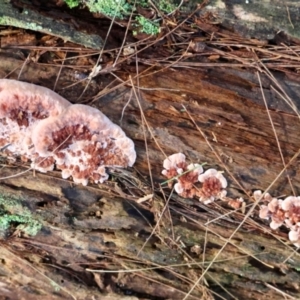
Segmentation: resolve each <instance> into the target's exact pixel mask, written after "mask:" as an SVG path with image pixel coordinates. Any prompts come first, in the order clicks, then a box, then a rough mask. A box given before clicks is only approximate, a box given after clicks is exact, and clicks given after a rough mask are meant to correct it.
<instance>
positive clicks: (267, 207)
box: [253, 190, 300, 247]
mask: <svg viewBox="0 0 300 300" xmlns="http://www.w3.org/2000/svg"><path fill="white" fill-rule="evenodd" d="M262 195H263V194H262V192H261V191H260V190H257V191H254V193H253V197H254V199H255V200H260V201H262V202H263V203H264V204H263V205H261V206H260V211H259V217H260V218H261V219H271V222H270V227H271V229H273V230H276V229H278V228H279V227H280V226H285V227H286V228H288V229H289V230H290V231H289V239H290V241H291V242H292V243H293V244H294V245H295V246H297V247H300V197H296V196H288V197H286V198H285V199H284V200H282V199H277V198H275V197H272V196H271V195H270V194H269V193H266V194H265V195H264V197H262Z"/></svg>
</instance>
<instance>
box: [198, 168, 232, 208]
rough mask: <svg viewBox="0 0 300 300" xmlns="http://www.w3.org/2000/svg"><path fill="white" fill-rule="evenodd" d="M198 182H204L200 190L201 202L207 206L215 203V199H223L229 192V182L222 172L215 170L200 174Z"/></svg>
mask: <svg viewBox="0 0 300 300" xmlns="http://www.w3.org/2000/svg"><path fill="white" fill-rule="evenodd" d="M198 180H199V181H200V182H202V188H201V190H200V193H199V194H200V201H202V202H204V203H205V204H207V203H211V202H213V201H214V200H215V199H223V198H224V197H225V196H226V194H227V192H226V190H225V188H226V187H227V180H226V179H225V177H224V176H223V175H222V173H221V172H219V171H217V170H215V169H208V170H206V171H205V173H203V174H200V175H199V177H198Z"/></svg>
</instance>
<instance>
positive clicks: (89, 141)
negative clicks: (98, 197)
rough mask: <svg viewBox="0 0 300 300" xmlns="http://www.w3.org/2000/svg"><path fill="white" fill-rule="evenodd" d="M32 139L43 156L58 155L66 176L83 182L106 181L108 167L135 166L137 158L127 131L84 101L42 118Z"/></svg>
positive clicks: (56, 159)
mask: <svg viewBox="0 0 300 300" xmlns="http://www.w3.org/2000/svg"><path fill="white" fill-rule="evenodd" d="M32 140H33V144H34V146H35V151H36V152H37V153H38V154H39V156H40V157H48V156H51V155H52V156H53V157H54V159H55V161H56V166H57V168H58V169H61V170H62V177H63V178H68V177H70V176H72V177H73V180H74V182H75V183H81V184H83V185H86V184H87V183H88V180H89V179H91V180H93V181H94V182H95V183H98V182H101V183H102V182H103V181H105V180H106V179H107V178H108V175H107V174H106V172H105V167H127V166H132V165H133V164H134V162H135V159H136V153H135V150H134V144H133V142H132V140H131V139H129V138H128V137H126V135H125V133H124V131H123V130H122V129H121V128H120V127H119V126H117V125H116V124H114V123H112V122H111V121H110V120H109V119H108V118H107V117H106V116H105V115H104V114H103V113H102V112H100V111H99V110H97V109H95V108H92V107H90V106H86V105H82V104H74V105H72V106H70V107H68V108H67V109H66V110H65V112H64V113H63V114H62V115H59V116H57V117H53V118H48V119H45V120H43V121H41V122H40V123H39V126H37V127H36V128H35V129H34V130H33V132H32Z"/></svg>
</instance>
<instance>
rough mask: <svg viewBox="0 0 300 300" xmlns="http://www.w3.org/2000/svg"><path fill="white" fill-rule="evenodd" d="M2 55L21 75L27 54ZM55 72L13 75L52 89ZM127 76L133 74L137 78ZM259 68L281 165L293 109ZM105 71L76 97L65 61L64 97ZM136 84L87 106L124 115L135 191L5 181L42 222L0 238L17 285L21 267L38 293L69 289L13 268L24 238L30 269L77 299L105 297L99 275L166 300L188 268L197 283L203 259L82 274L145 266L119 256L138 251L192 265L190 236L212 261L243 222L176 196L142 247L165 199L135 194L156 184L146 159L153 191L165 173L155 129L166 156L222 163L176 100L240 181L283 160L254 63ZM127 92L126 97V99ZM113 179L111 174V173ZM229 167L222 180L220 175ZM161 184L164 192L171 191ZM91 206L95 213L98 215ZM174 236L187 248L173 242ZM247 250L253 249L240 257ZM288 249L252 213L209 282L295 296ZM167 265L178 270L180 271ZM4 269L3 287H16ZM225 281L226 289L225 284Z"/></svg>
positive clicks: (141, 256) (46, 180) (277, 190)
mask: <svg viewBox="0 0 300 300" xmlns="http://www.w3.org/2000/svg"><path fill="white" fill-rule="evenodd" d="M0 55H1V57H0V74H1V75H2V77H4V76H5V75H6V74H8V73H11V74H10V77H11V78H16V76H17V75H18V74H19V71H20V68H21V66H22V64H23V61H22V60H21V59H18V57H17V53H16V54H15V55H12V54H11V53H9V54H8V53H6V54H5V53H2V54H0ZM129 73H130V71H129ZM129 73H128V74H129ZM128 74H126V77H125V75H124V74H123V75H122V74H120V76H121V77H122V76H124V79H127V78H128ZM56 75H57V68H56V67H53V66H41V65H38V64H33V63H29V64H28V65H26V66H25V67H24V69H23V70H22V74H21V77H20V78H21V79H22V80H25V81H29V82H33V83H36V84H42V85H45V86H48V87H50V88H51V87H53V86H54V82H55V79H56ZM134 76H135V75H134V71H132V77H134ZM261 76H262V84H263V91H264V93H265V96H266V99H267V103H268V106H269V108H270V114H271V117H272V120H273V122H274V126H275V129H276V132H277V135H278V139H279V142H280V145H281V147H282V151H283V154H284V158H285V161H286V162H288V161H289V159H290V158H291V157H292V156H293V155H294V154H295V153H296V152H297V151H298V149H299V148H300V137H299V118H298V117H297V116H296V114H295V112H293V111H292V110H291V109H290V107H289V106H288V105H286V104H285V103H284V102H283V100H282V99H281V98H280V97H279V96H278V95H277V94H276V93H275V92H274V91H273V90H272V89H271V82H270V81H269V79H268V78H266V77H265V76H263V75H261ZM275 76H276V78H277V79H278V82H279V83H280V84H281V85H282V86H284V88H285V90H286V92H287V93H288V94H289V95H290V96H291V97H292V99H294V100H295V105H296V106H299V103H297V101H296V99H299V93H300V88H299V84H298V82H297V79H294V80H293V81H291V80H290V79H288V78H287V77H285V76H283V75H281V74H275ZM110 80H111V78H110V77H109V76H108V75H103V76H98V77H97V78H96V79H94V80H93V81H92V83H91V86H90V89H89V90H88V92H87V94H85V95H86V98H84V99H81V100H79V99H78V95H79V94H80V93H81V91H82V89H83V87H84V84H85V83H82V84H81V85H77V86H75V88H74V87H72V88H66V89H63V88H64V87H66V86H68V85H69V84H70V83H74V82H75V81H76V78H75V77H74V75H73V72H72V71H71V70H67V69H63V70H62V73H61V76H60V78H59V81H58V85H57V90H58V92H59V93H60V94H62V95H63V96H65V97H67V98H68V100H70V101H72V102H74V103H77V102H81V101H83V100H85V101H87V100H89V99H91V98H90V97H91V96H92V95H96V94H97V93H98V92H101V90H103V89H104V88H105V85H106V84H107V83H108V82H109V81H110ZM137 84H139V91H138V94H139V95H140V97H139V99H138V100H137V99H136V98H135V97H134V96H133V97H132V98H130V91H131V88H130V86H129V83H128V84H127V86H123V87H120V88H118V89H116V90H114V91H113V92H111V93H109V94H108V95H105V96H103V97H96V98H95V99H94V101H93V102H92V103H91V101H90V100H89V101H90V103H91V104H92V105H93V106H96V107H98V108H99V109H101V110H102V111H103V112H104V113H105V114H106V115H107V116H108V117H109V118H111V119H112V120H113V121H114V122H116V123H118V124H120V126H122V128H123V129H124V130H125V131H126V133H127V134H128V135H129V136H130V137H131V138H132V139H133V140H134V142H135V144H136V150H137V154H138V159H137V162H136V164H135V166H134V168H133V169H132V170H129V171H128V173H124V174H125V175H124V174H123V175H122V176H125V177H124V178H125V179H124V178H123V179H124V180H128V181H134V180H135V178H139V180H140V182H137V183H136V186H140V187H141V190H142V191H143V192H142V193H141V192H140V190H139V189H136V188H135V189H132V191H133V195H132V194H131V192H130V190H129V191H127V192H124V191H122V186H124V185H122V180H121V179H122V178H121V179H119V181H117V183H113V182H111V183H107V184H104V185H100V186H95V185H90V186H88V187H82V186H74V185H73V183H72V182H69V181H66V180H62V179H61V178H60V173H59V172H52V173H48V174H40V173H37V174H36V175H35V177H34V174H32V173H31V172H28V173H26V174H23V175H22V176H18V177H16V178H10V179H5V180H2V181H1V186H0V193H2V194H8V195H14V196H17V197H18V198H20V199H22V201H23V205H25V206H29V207H31V208H32V211H33V213H34V214H35V216H37V217H39V218H41V219H42V220H43V225H44V227H43V230H42V231H41V232H40V233H39V234H38V235H37V236H36V237H34V238H18V237H17V236H14V237H11V238H10V240H9V242H7V241H3V243H4V244H3V245H4V247H5V249H6V252H2V254H1V255H2V258H3V259H4V260H5V261H6V262H7V263H6V264H2V265H1V270H2V273H4V274H10V276H16V277H14V278H15V280H14V285H13V288H14V289H15V288H16V287H17V288H18V289H21V285H20V284H19V282H22V279H19V277H17V273H19V270H20V269H22V268H24V273H25V274H26V276H27V277H28V278H30V286H32V292H33V293H36V292H43V293H46V294H48V295H52V294H53V293H55V295H56V296H57V299H60V298H61V299H66V297H71V296H70V295H69V294H68V292H66V291H65V290H63V289H60V290H59V291H56V292H55V290H54V289H53V286H52V285H51V284H48V283H47V282H46V283H44V284H42V285H41V284H40V283H39V282H38V281H39V280H40V278H39V277H38V276H33V275H32V274H33V273H34V272H36V270H34V271H32V269H30V268H29V269H28V265H26V264H24V261H22V262H20V264H21V265H20V268H19V269H18V272H17V273H15V271H14V269H13V256H12V254H11V251H14V252H13V253H15V254H16V255H21V253H23V252H24V245H27V246H28V247H29V246H30V247H33V248H30V249H31V250H30V251H28V254H27V256H28V257H29V258H30V261H33V262H34V261H37V263H36V268H38V270H39V271H40V272H42V273H43V274H47V276H49V277H50V278H52V279H53V280H54V281H55V282H60V284H61V286H62V287H64V288H66V290H67V291H72V295H73V296H74V297H75V298H78V299H81V297H82V295H87V297H88V298H89V297H90V296H91V297H92V296H94V297H100V296H99V291H100V292H101V293H104V294H105V293H107V292H108V291H109V289H106V287H107V286H106V285H105V282H107V281H105V280H104V279H103V278H106V280H107V278H110V282H111V284H110V286H114V287H115V289H116V290H115V291H118V292H119V293H120V287H121V291H126V290H129V291H132V292H134V293H137V295H142V294H143V295H144V294H147V295H148V296H149V295H151V296H152V297H154V296H155V297H161V298H163V299H164V298H169V299H182V298H183V297H184V294H185V292H187V291H188V290H189V288H190V287H191V283H190V282H189V281H187V282H185V281H180V280H178V279H176V276H178V275H179V274H183V275H187V274H188V275H187V276H188V277H189V278H193V282H194V281H195V280H196V279H197V278H198V277H199V276H201V272H202V266H201V265H198V266H197V267H194V268H193V269H190V268H187V267H173V268H172V269H168V270H167V271H164V272H161V271H151V272H149V273H145V274H146V275H147V276H146V277H144V276H145V274H143V273H140V272H138V273H137V274H136V275H134V274H121V273H120V274H119V275H115V276H110V275H101V274H100V275H99V274H98V275H99V276H100V277H99V278H98V279H97V277H95V279H93V278H94V277H93V276H92V275H91V273H90V272H88V271H86V268H94V269H97V268H100V269H101V268H104V269H124V268H133V269H136V268H140V266H141V265H140V264H137V263H135V262H134V261H126V262H127V263H126V264H125V265H124V262H125V260H126V259H132V260H141V261H142V262H143V263H144V264H143V266H145V267H147V266H152V265H157V264H158V265H164V266H166V265H170V264H181V263H185V262H186V260H188V262H190V263H193V262H195V261H197V262H199V261H202V259H203V252H202V250H201V251H200V252H199V254H195V253H194V252H193V250H192V249H193V246H195V245H198V246H199V247H200V249H203V247H204V245H206V249H205V260H207V261H210V260H211V259H213V258H214V257H215V255H216V253H217V252H218V250H219V249H220V248H221V247H222V246H223V244H224V242H225V239H226V238H228V237H229V236H230V234H231V233H232V232H233V230H234V228H235V227H236V226H237V224H238V223H239V222H240V221H241V220H242V219H243V215H241V214H239V213H237V214H235V215H234V217H232V218H227V219H225V220H223V221H218V222H213V223H211V224H210V225H209V226H205V225H204V224H205V223H206V222H207V221H208V220H212V219H214V218H215V217H216V215H217V216H218V215H220V214H222V213H223V212H226V210H223V211H222V210H220V207H218V206H217V205H215V204H212V205H210V206H209V207H205V206H203V205H201V204H200V203H199V202H197V201H196V200H195V201H189V200H187V199H186V200H185V199H180V198H179V197H177V198H176V197H175V198H174V200H176V201H174V200H172V201H171V203H170V205H169V209H170V212H171V214H172V223H171V222H170V219H169V218H168V214H167V213H166V214H165V215H164V218H163V221H162V223H160V226H159V231H158V232H156V233H155V234H154V235H153V237H152V238H151V239H150V240H149V241H148V242H147V244H146V245H145V247H144V248H143V250H142V251H140V250H141V249H142V247H143V245H144V243H145V241H146V240H147V238H148V237H149V236H150V234H151V232H152V230H153V226H154V225H155V224H156V222H157V221H158V216H159V215H160V214H161V213H162V208H163V205H164V204H163V198H161V194H160V193H159V192H157V196H155V197H154V199H153V200H152V201H150V202H146V203H144V204H137V203H136V202H135V199H137V198H138V197H142V196H145V194H147V193H152V191H151V189H150V188H149V186H150V184H149V177H148V175H149V168H148V163H147V159H149V162H150V165H151V174H152V176H153V179H154V184H155V188H158V187H159V185H158V184H159V183H160V182H162V180H163V178H162V176H161V170H162V161H163V159H164V154H163V153H162V152H161V150H160V149H159V148H158V147H157V145H156V143H155V141H154V139H153V136H154V137H155V139H156V141H157V143H158V144H159V145H160V147H161V148H162V149H163V151H164V152H165V154H167V155H170V154H172V153H174V152H179V151H181V152H183V153H185V154H186V155H187V157H188V159H189V160H191V161H193V162H207V163H208V164H209V166H214V167H217V168H218V169H223V167H224V165H223V166H222V164H221V163H220V162H219V161H218V160H217V158H216V157H215V155H214V153H213V152H212V151H211V149H210V148H209V147H208V145H207V142H206V141H205V140H204V139H203V137H202V135H201V134H200V133H199V131H198V130H197V128H195V125H194V124H193V123H192V121H191V120H190V118H189V116H188V115H187V113H186V112H185V111H184V110H183V107H182V105H184V106H185V107H186V108H187V110H188V111H189V113H190V114H191V115H192V117H193V118H194V119H195V121H196V123H197V125H198V126H199V128H200V129H201V130H202V131H203V132H204V133H205V135H206V136H207V139H208V141H209V142H210V143H211V144H212V145H213V147H214V149H215V151H216V152H217V153H218V154H219V155H220V157H221V158H222V160H223V163H224V164H225V165H226V166H227V168H228V169H229V170H230V171H231V172H232V174H233V175H234V176H235V177H236V178H237V180H238V181H239V183H240V184H241V185H242V186H243V187H244V188H245V189H246V190H252V189H263V190H264V189H265V188H267V187H268V185H269V184H270V183H271V182H272V181H273V180H274V178H275V177H276V176H277V174H278V173H279V172H280V171H281V169H282V168H283V164H282V161H281V158H280V155H279V152H278V146H277V142H276V139H275V137H274V133H273V130H272V127H271V125H270V121H269V119H268V116H267V113H266V108H265V105H264V103H263V101H262V95H261V91H260V87H259V84H258V80H257V75H256V74H255V72H253V70H250V69H235V70H234V69H229V68H227V69H225V68H198V69H176V68H170V69H167V70H163V71H160V72H158V70H157V72H156V73H155V74H152V75H149V76H145V77H142V76H141V77H140V79H139V83H136V85H137ZM129 99H131V100H130V102H129V103H128V101H129ZM138 101H139V102H140V105H141V107H142V110H143V113H144V115H145V117H146V120H147V123H148V125H149V129H150V130H151V132H152V136H151V135H150V133H149V131H148V129H147V128H146V129H145V130H146V141H147V145H148V154H147V153H146V149H145V139H144V128H143V123H142V121H141V111H140V106H139V104H138ZM123 110H124V111H123ZM120 120H121V121H120ZM298 164H299V160H298V159H296V160H295V162H294V163H293V164H292V165H291V166H290V167H289V169H288V173H289V175H290V176H291V179H292V182H293V186H294V189H295V191H296V193H298V194H299V191H300V182H299V176H298V172H299V171H298ZM20 171H24V168H21V167H18V168H12V167H8V166H6V165H4V168H2V169H1V173H0V174H1V177H5V176H11V175H13V174H17V173H18V172H20ZM137 173H138V174H139V175H137ZM140 175H142V176H144V178H143V177H140ZM116 176H117V178H118V175H117V174H116ZM225 176H226V177H227V178H229V176H228V174H227V173H225ZM229 181H230V195H231V196H237V195H240V194H241V193H242V191H241V190H240V189H239V187H238V186H237V185H236V184H234V183H233V181H232V180H230V179H229ZM144 186H148V188H144ZM136 190H137V191H139V192H137V191H136ZM134 191H135V192H134ZM168 192H169V190H168V189H166V193H168ZM271 192H272V193H273V194H275V195H279V194H282V193H287V194H290V193H291V189H290V186H289V185H288V184H287V178H286V176H285V175H284V176H282V177H280V178H279V180H278V181H277V182H276V183H275V184H274V186H273V187H272V189H271ZM134 195H136V197H135V196H134ZM29 204H30V205H29ZM98 213H100V215H98V217H97V214H98ZM182 216H184V219H183V218H182ZM171 228H172V230H170V229H171ZM265 228H268V227H267V226H266V227H265ZM206 234H208V236H206ZM281 237H282V239H283V241H287V235H286V234H285V233H281ZM178 239H179V240H180V241H181V243H182V245H183V247H178V246H177V245H178ZM175 240H177V242H175ZM206 241H208V243H207V242H206ZM176 244H177V245H176ZM54 245H55V246H54ZM27 246H26V247H27ZM33 250H34V251H33ZM35 251H37V254H35ZM245 253H247V255H248V256H246V257H245ZM290 253H291V248H290V249H289V248H288V247H287V246H286V245H284V244H283V243H281V242H280V241H279V240H276V239H274V238H271V237H270V236H269V235H268V234H266V233H263V232H262V231H261V232H260V231H258V230H257V229H256V230H254V227H253V224H251V222H250V221H249V222H247V224H246V225H245V226H244V227H243V229H242V230H241V231H240V232H238V233H237V234H236V235H235V237H234V239H233V240H232V242H231V243H229V245H228V246H226V248H225V249H224V251H223V252H222V254H221V255H220V256H219V259H227V258H235V259H234V260H230V261H223V262H219V263H215V264H214V265H213V266H212V268H211V269H210V270H209V272H208V273H207V275H206V276H205V278H206V280H207V281H208V283H209V288H210V290H212V291H215V292H218V293H219V294H221V295H223V296H224V297H226V299H232V298H233V297H232V295H234V297H236V299H282V295H281V294H278V293H277V292H276V291H275V290H274V289H272V288H269V287H268V286H266V283H270V282H272V285H274V286H276V287H281V288H282V289H283V290H284V291H285V292H288V293H290V294H291V295H292V296H294V297H295V298H299V296H300V294H299V287H298V282H299V273H298V272H297V271H296V268H298V266H299V264H300V257H299V255H298V254H297V253H295V254H294V256H293V259H292V260H289V261H288V263H285V264H283V262H284V261H285V259H286V258H287V257H288V256H289V255H290ZM241 256H244V257H241ZM46 258H47V259H49V261H48V263H47V264H45V263H44V262H45V259H46ZM49 262H50V263H49ZM79 262H80V263H79ZM121 262H123V263H121ZM53 266H55V268H54V270H57V269H56V268H59V270H62V272H58V274H56V273H55V272H54V271H53V268H52V267H53ZM26 268H27V269H26ZM174 272H177V275H176V276H175V275H174ZM35 274H36V273H35ZM66 274H69V275H68V276H67V275H66ZM70 274H71V275H70ZM98 275H97V274H96V275H95V276H98ZM7 276H8V275H6V277H5V280H6V281H5V282H6V283H5V284H6V285H5V288H6V289H7V290H8V291H11V293H12V290H10V286H9V284H10V282H9V280H8V279H7V278H8V277H7ZM103 276H104V277H103ZM35 277H37V278H35ZM78 277H79V279H80V282H83V283H84V288H82V285H81V284H79V283H78V281H77V280H78ZM62 278H63V279H62ZM61 280H63V282H62V281H61ZM154 281H155V283H154ZM95 282H97V284H96V283H95ZM158 282H159V283H158ZM249 282H250V283H249ZM150 283H151V285H150ZM143 284H144V285H143ZM220 284H221V285H222V286H223V287H225V288H226V289H227V292H226V291H224V290H223V289H222V288H220ZM37 286H39V288H37ZM149 286H151V287H152V288H150V287H149ZM147 287H148V288H147ZM170 287H172V288H170ZM237 287H238V288H237ZM202 293H203V290H202V289H201V288H199V289H198V288H196V289H195V291H194V293H193V294H192V296H191V297H190V298H189V299H199V298H200V297H201V295H203V294H202ZM7 295H9V292H7ZM26 295H27V294H26ZM101 297H102V296H101ZM49 299H50V296H49ZM95 299H98V298H95ZM99 299H100V298H99ZM101 299H104V298H101ZM122 299H123V298H122ZM124 299H126V298H124ZM133 299H134V298H133Z"/></svg>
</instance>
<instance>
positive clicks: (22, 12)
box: [0, 1, 103, 49]
mask: <svg viewBox="0 0 300 300" xmlns="http://www.w3.org/2000/svg"><path fill="white" fill-rule="evenodd" d="M26 4H27V5H26ZM26 4H25V3H23V6H21V7H17V6H14V5H13V4H12V3H10V1H0V25H5V26H14V27H18V28H23V29H29V30H34V31H39V32H44V33H47V34H50V35H54V36H57V37H60V38H62V39H63V40H66V41H71V42H73V43H78V44H80V45H83V46H85V47H91V48H94V49H101V48H102V46H103V41H102V39H101V37H100V36H98V35H95V34H88V33H86V32H82V31H79V30H77V29H76V27H75V25H76V23H75V25H74V24H72V22H66V21H65V20H64V19H67V20H70V19H72V17H71V16H69V15H68V14H67V13H61V14H59V13H57V12H56V15H59V17H56V18H54V16H55V13H54V15H53V14H52V15H51V11H50V12H49V11H48V14H45V13H41V12H40V11H39V12H37V11H35V10H34V9H33V8H32V7H31V6H30V5H29V4H28V3H26Z"/></svg>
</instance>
